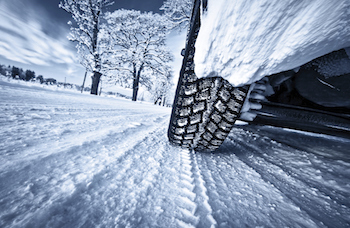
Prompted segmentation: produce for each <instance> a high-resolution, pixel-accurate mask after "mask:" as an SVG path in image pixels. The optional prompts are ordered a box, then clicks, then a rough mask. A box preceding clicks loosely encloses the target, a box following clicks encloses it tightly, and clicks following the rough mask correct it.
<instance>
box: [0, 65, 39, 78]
mask: <svg viewBox="0 0 350 228" xmlns="http://www.w3.org/2000/svg"><path fill="white" fill-rule="evenodd" d="M0 74H2V75H4V76H8V77H12V78H13V79H19V80H23V81H32V80H35V79H37V80H40V81H42V80H44V77H43V76H42V75H39V76H37V77H36V76H35V72H34V71H32V70H26V71H24V70H23V69H22V68H19V67H15V66H12V67H11V66H10V65H9V66H5V65H0Z"/></svg>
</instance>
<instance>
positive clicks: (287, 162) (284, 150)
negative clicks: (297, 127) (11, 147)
mask: <svg viewBox="0 0 350 228" xmlns="http://www.w3.org/2000/svg"><path fill="white" fill-rule="evenodd" d="M229 140H230V141H231V143H232V145H235V146H234V148H235V149H236V151H235V154H236V156H237V157H238V158H239V159H240V160H241V161H242V162H244V163H245V164H247V165H248V166H249V167H251V168H252V169H254V170H255V171H256V172H257V173H259V174H260V175H261V179H262V180H264V181H265V182H266V183H271V184H272V186H273V187H274V188H275V189H276V190H278V191H279V192H280V193H281V194H283V195H284V196H285V197H286V198H288V200H289V201H290V202H291V203H292V204H294V205H295V206H296V207H297V208H299V210H300V211H301V212H302V213H303V214H306V215H307V216H308V217H309V219H311V220H313V221H314V223H315V224H317V226H321V227H322V226H324V225H326V226H336V227H346V226H349V225H350V216H349V212H350V209H349V208H348V207H342V206H341V205H338V204H337V203H336V201H334V200H332V198H330V197H329V196H328V195H326V194H324V193H323V192H322V191H320V190H319V189H318V188H313V187H310V186H309V185H308V184H307V182H308V181H307V179H308V178H311V177H312V176H314V175H315V174H316V173H317V172H316V170H314V172H313V173H312V172H311V173H310V174H311V176H310V177H308V178H307V177H305V178H302V179H299V178H298V174H302V173H303V172H305V171H307V172H310V171H311V170H310V168H311V169H313V168H312V164H311V163H310V164H309V165H307V166H309V167H308V168H309V169H307V167H304V168H301V166H300V164H299V165H298V167H299V168H298V169H295V170H289V167H290V166H291V164H292V163H293V162H294V161H296V162H299V163H304V164H307V161H306V160H305V159H306V157H308V154H307V153H305V152H302V151H299V150H295V149H290V147H289V146H286V145H283V144H277V143H271V140H268V139H265V138H264V137H263V136H260V135H259V134H255V133H252V132H247V131H245V130H237V132H235V137H234V138H232V137H229ZM252 141H254V143H253V142H252ZM270 156H274V157H276V158H275V159H274V158H273V157H270ZM280 156H286V157H288V159H284V161H283V159H279V157H280ZM305 156H306V157H305ZM312 156H314V155H312ZM277 161H278V162H277ZM304 170H305V171H304ZM315 208H316V210H315Z"/></svg>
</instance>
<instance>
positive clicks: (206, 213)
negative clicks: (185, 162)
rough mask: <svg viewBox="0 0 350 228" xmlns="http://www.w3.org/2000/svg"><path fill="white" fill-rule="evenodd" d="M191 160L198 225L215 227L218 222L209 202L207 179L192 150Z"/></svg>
mask: <svg viewBox="0 0 350 228" xmlns="http://www.w3.org/2000/svg"><path fill="white" fill-rule="evenodd" d="M190 155H191V161H192V170H191V171H192V173H193V178H194V184H195V188H194V189H193V192H194V193H196V198H195V200H194V201H195V203H196V204H197V209H196V212H195V216H197V217H198V223H197V224H196V226H198V227H215V225H216V224H217V223H216V221H215V219H214V217H213V215H212V211H213V210H212V208H211V206H210V205H209V203H208V200H209V196H208V194H207V188H206V187H205V184H206V183H205V181H204V179H203V176H202V171H201V170H200V168H199V166H198V163H197V156H196V153H195V152H194V151H193V150H192V151H191V154H190Z"/></svg>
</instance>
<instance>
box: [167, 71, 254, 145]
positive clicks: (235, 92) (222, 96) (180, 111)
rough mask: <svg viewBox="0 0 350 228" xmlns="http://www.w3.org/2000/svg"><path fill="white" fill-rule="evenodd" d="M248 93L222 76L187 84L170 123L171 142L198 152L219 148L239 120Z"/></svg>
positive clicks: (244, 88)
mask: <svg viewBox="0 0 350 228" xmlns="http://www.w3.org/2000/svg"><path fill="white" fill-rule="evenodd" d="M247 92H248V87H236V88H235V87H233V86H232V85H231V84H230V83H229V82H228V81H226V80H225V79H223V78H221V77H211V78H202V79H198V80H195V81H191V82H185V83H183V84H182V86H180V91H179V94H178V97H177V99H175V102H174V107H173V113H172V117H171V120H170V125H169V130H168V137H169V140H170V142H171V143H172V144H174V145H177V146H181V147H183V148H190V149H195V150H209V151H214V150H216V149H218V148H219V147H220V145H221V144H222V143H223V142H224V140H225V138H226V137H227V135H228V134H229V132H230V131H231V129H232V127H233V125H234V123H235V121H236V120H237V119H238V118H239V115H240V111H241V108H242V106H243V103H244V101H245V98H246V96H247Z"/></svg>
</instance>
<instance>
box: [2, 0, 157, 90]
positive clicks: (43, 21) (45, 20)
mask: <svg viewBox="0 0 350 228" xmlns="http://www.w3.org/2000/svg"><path fill="white" fill-rule="evenodd" d="M59 2H60V0H0V34H1V36H0V64H5V65H11V66H12V65H14V66H18V67H21V68H23V70H26V69H29V70H34V71H35V72H36V75H40V74H41V75H43V76H44V77H45V78H50V77H53V78H56V79H57V80H58V81H62V82H63V81H64V80H65V78H66V81H67V82H70V83H76V84H81V83H82V80H83V76H84V73H85V70H84V69H83V68H82V67H81V66H80V65H79V64H78V63H77V61H76V60H75V58H76V49H75V44H74V43H72V42H70V41H68V39H67V36H68V33H69V26H68V25H67V22H68V21H69V20H72V19H71V15H70V14H68V13H67V12H65V11H64V10H63V9H60V8H58V4H59ZM162 3H163V0H115V4H114V5H113V6H109V8H108V9H107V11H114V10H116V9H119V8H125V9H136V10H141V11H153V12H157V13H160V11H159V8H160V6H161V5H162ZM105 11H106V10H105Z"/></svg>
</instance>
